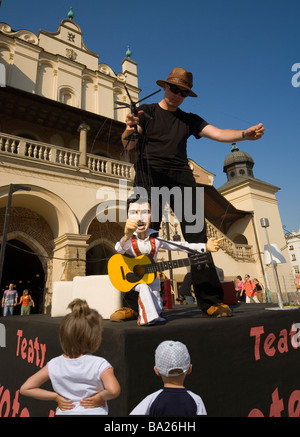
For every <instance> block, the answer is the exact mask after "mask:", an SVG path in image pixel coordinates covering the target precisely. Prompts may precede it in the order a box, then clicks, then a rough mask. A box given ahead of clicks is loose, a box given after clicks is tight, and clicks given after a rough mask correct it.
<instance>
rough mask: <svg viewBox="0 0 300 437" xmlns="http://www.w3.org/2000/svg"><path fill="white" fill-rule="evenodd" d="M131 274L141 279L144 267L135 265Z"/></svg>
mask: <svg viewBox="0 0 300 437" xmlns="http://www.w3.org/2000/svg"><path fill="white" fill-rule="evenodd" d="M133 273H134V274H135V275H137V276H138V277H139V278H140V279H141V278H142V277H143V276H144V274H145V269H144V266H142V265H139V264H137V265H136V266H134V268H133Z"/></svg>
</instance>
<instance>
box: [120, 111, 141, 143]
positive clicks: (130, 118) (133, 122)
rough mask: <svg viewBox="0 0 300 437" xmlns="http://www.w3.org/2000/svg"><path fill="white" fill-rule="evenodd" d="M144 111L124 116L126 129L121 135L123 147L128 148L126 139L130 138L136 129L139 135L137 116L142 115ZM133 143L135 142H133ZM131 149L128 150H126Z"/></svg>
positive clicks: (139, 128)
mask: <svg viewBox="0 0 300 437" xmlns="http://www.w3.org/2000/svg"><path fill="white" fill-rule="evenodd" d="M143 112H144V111H139V112H138V113H137V115H134V114H127V115H126V120H125V123H126V128H125V130H124V132H123V133H122V137H121V139H122V143H123V146H124V147H126V148H128V137H129V138H130V135H131V134H132V133H133V132H134V131H135V129H137V131H138V132H139V133H141V131H142V128H141V127H140V126H139V115H141V114H143ZM133 142H134V143H135V141H133ZM130 148H131V147H129V148H128V150H129V149H130Z"/></svg>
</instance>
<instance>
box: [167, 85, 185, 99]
mask: <svg viewBox="0 0 300 437" xmlns="http://www.w3.org/2000/svg"><path fill="white" fill-rule="evenodd" d="M167 85H168V87H169V89H170V90H171V92H172V93H173V94H180V95H181V97H187V96H188V95H189V94H190V92H189V91H184V90H181V89H180V88H178V86H176V85H173V84H172V83H167Z"/></svg>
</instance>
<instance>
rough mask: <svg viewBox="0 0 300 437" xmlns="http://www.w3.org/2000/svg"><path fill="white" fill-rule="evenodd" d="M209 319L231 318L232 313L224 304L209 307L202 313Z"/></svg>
mask: <svg viewBox="0 0 300 437" xmlns="http://www.w3.org/2000/svg"><path fill="white" fill-rule="evenodd" d="M204 313H205V314H207V315H208V316H210V317H231V316H232V311H231V309H230V308H229V306H228V305H225V304H224V303H218V304H216V305H212V306H210V307H209V308H208V309H207V310H205V311H204Z"/></svg>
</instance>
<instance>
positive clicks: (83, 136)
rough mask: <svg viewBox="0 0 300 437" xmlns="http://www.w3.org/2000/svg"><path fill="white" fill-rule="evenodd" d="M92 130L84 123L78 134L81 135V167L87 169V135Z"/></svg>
mask: <svg viewBox="0 0 300 437" xmlns="http://www.w3.org/2000/svg"><path fill="white" fill-rule="evenodd" d="M89 130H90V127H89V126H88V125H87V124H86V123H85V121H83V122H82V123H81V124H80V126H79V127H78V132H79V133H80V137H79V151H80V157H79V167H84V168H86V167H87V158H86V145H87V133H88V131H89Z"/></svg>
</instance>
